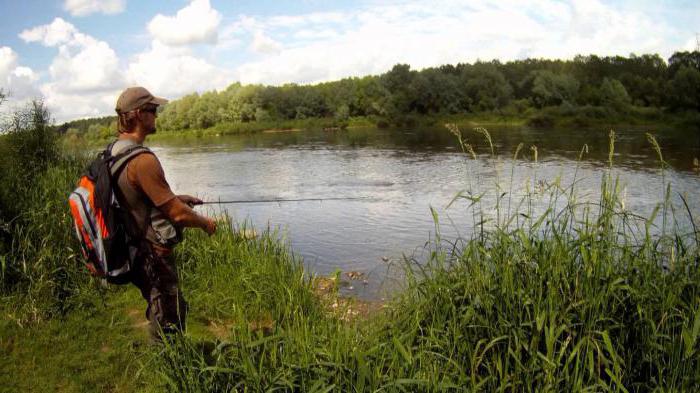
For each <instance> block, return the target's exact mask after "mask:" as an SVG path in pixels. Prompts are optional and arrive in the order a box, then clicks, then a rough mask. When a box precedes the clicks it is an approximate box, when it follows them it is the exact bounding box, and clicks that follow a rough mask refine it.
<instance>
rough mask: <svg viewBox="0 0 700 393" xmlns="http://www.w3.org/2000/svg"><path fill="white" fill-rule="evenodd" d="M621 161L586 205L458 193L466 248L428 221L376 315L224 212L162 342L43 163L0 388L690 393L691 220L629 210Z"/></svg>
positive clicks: (13, 231)
mask: <svg viewBox="0 0 700 393" xmlns="http://www.w3.org/2000/svg"><path fill="white" fill-rule="evenodd" d="M35 125H36V124H35V123H30V124H28V128H27V130H28V131H30V132H28V133H20V134H17V135H16V136H17V138H18V139H16V140H14V141H10V142H8V141H7V140H6V139H0V144H2V146H4V147H3V148H5V149H9V150H12V149H16V148H17V146H29V145H28V144H26V143H24V142H22V143H19V142H18V141H22V140H25V139H23V138H29V136H31V135H34V134H33V133H32V132H31V130H32V127H34V126H35ZM27 130H18V131H20V132H25V131H27ZM452 130H453V132H455V133H456V134H457V135H461V133H460V132H459V131H458V130H457V129H456V128H452ZM481 133H482V135H483V136H484V137H486V139H487V140H489V139H490V138H489V135H488V133H487V132H486V131H484V130H481ZM32 140H33V139H32ZM651 141H652V143H653V140H651ZM18 143H19V144H18ZM45 143H47V144H49V145H50V146H53V145H52V144H53V143H56V142H55V141H53V140H48V139H47V140H46V141H45ZM463 148H464V152H465V165H470V161H469V157H470V154H469V152H470V147H469V146H467V145H463ZM613 151H614V139H611V142H610V169H609V170H608V171H606V172H605V173H604V174H603V175H602V180H601V186H600V198H599V199H598V200H596V201H593V202H585V203H584V202H582V201H580V200H579V199H578V197H577V195H578V193H579V192H578V190H576V188H575V187H574V186H572V187H571V188H563V187H561V186H560V185H559V183H557V182H555V183H554V184H552V185H550V186H548V188H546V189H543V190H542V189H540V190H537V191H535V188H536V187H534V186H533V187H532V191H531V192H527V193H526V194H525V195H524V196H523V197H517V198H521V199H516V197H515V196H513V197H511V196H510V195H511V194H516V192H515V191H518V190H514V189H512V188H505V189H499V188H497V189H496V190H495V191H493V192H495V193H496V194H497V198H496V200H497V201H498V202H497V205H496V206H485V205H484V204H483V203H482V202H481V197H480V195H481V193H483V192H486V190H485V189H469V188H467V190H465V191H464V192H462V193H461V194H459V195H460V197H459V198H457V199H456V201H455V205H454V207H453V208H466V207H465V206H463V205H461V202H462V201H464V203H465V204H468V205H470V207H469V209H470V211H471V212H472V213H473V215H472V216H473V217H474V222H475V224H476V225H475V228H476V230H475V231H474V235H473V236H472V237H470V238H467V239H460V240H458V241H456V242H455V241H447V240H443V239H442V238H441V237H440V231H439V220H438V217H437V216H435V220H436V233H435V238H434V240H433V241H432V242H431V243H430V244H429V246H428V248H429V250H428V251H429V253H428V255H429V258H428V260H427V261H423V262H421V263H418V261H412V260H410V259H409V260H406V261H405V268H406V269H405V271H406V276H407V281H406V283H405V288H404V289H403V290H402V291H401V292H400V293H399V294H397V298H396V299H395V300H394V301H392V302H391V303H388V304H386V307H385V308H384V309H383V311H382V312H377V313H376V314H374V315H373V316H371V317H370V318H369V319H367V320H365V319H356V318H349V317H348V315H349V314H348V313H347V312H346V311H347V310H346V309H345V308H346V307H352V302H338V299H336V298H335V297H334V296H333V294H332V293H331V294H330V295H329V296H319V295H318V291H317V288H315V283H317V282H318V281H316V280H313V279H311V278H310V276H309V273H308V272H306V271H304V269H303V267H302V265H301V261H300V260H299V259H298V258H296V257H295V256H294V255H293V254H292V253H291V251H290V250H289V248H288V246H287V245H285V244H284V243H283V242H281V241H280V239H279V236H278V235H277V234H276V233H274V232H273V233H262V234H260V235H259V236H257V237H254V238H251V237H250V236H247V235H246V233H249V232H250V231H247V230H246V229H249V228H245V224H243V223H233V225H231V226H229V225H224V223H228V221H227V220H228V218H226V217H222V218H221V220H222V225H220V227H221V228H222V230H221V231H220V232H219V233H217V234H216V235H215V236H213V237H211V238H210V237H206V236H204V235H203V234H201V233H199V232H197V231H191V232H188V233H187V235H186V237H185V240H184V242H183V244H181V245H180V246H179V247H178V249H177V260H178V263H179V268H180V270H179V273H180V275H181V279H182V283H183V289H184V292H185V295H186V297H187V299H188V302H189V304H190V306H191V310H192V313H191V314H190V317H189V320H188V333H187V334H186V335H184V336H183V337H180V338H179V339H177V340H174V341H172V342H170V343H168V344H167V345H165V346H149V345H146V342H145V325H144V322H145V318H144V317H143V309H144V306H145V304H144V302H143V301H142V300H141V299H140V295H139V294H138V293H137V291H135V289H134V288H130V287H109V288H103V287H102V286H100V285H99V283H98V282H95V281H94V280H91V279H89V277H88V275H87V273H86V272H85V271H84V269H83V268H82V267H81V266H80V263H79V259H78V257H77V255H76V251H75V250H77V248H76V246H77V245H76V244H75V243H74V241H73V239H72V234H71V228H70V221H69V219H68V215H67V204H66V195H67V193H68V192H69V190H70V189H71V188H72V184H71V183H72V181H73V180H74V179H75V178H77V175H78V172H79V168H80V165H78V163H80V160H75V159H73V158H71V157H66V156H63V155H61V154H57V155H54V156H51V157H50V165H46V166H45V167H42V168H38V169H37V170H36V171H35V172H32V173H33V174H32V176H34V177H32V181H31V182H30V183H29V185H28V186H27V189H26V193H27V195H30V196H32V197H31V198H27V199H22V200H21V204H20V201H19V200H17V201H16V203H17V205H16V206H15V205H13V206H15V208H16V210H15V211H17V212H18V215H17V216H16V217H15V218H13V219H12V220H11V221H12V222H11V223H9V224H8V223H7V222H5V224H4V225H5V226H4V227H6V228H8V229H7V230H6V232H7V233H6V234H5V238H4V240H3V243H2V244H3V249H2V261H3V264H2V272H3V275H2V287H1V288H2V300H3V301H2V306H1V307H0V312H1V313H2V314H1V315H2V320H1V321H0V355H1V356H0V359H2V360H0V370H2V373H0V386H3V387H4V388H5V387H6V388H7V389H8V390H10V391H95V390H97V391H116V392H130V391H177V392H210V391H272V390H282V391H303V392H307V391H308V392H320V391H322V392H329V391H340V392H346V391H356V392H365V391H388V392H395V391H396V392H398V391H424V392H437V391H489V392H491V391H640V392H644V391H688V392H690V391H697V390H698V389H700V272H699V271H698V257H699V254H698V251H699V248H698V241H699V240H698V237H697V235H698V234H697V231H695V230H694V228H693V229H688V227H687V225H685V224H687V223H688V222H693V217H688V215H689V214H691V213H690V212H692V211H694V210H695V209H696V207H689V208H688V209H687V211H686V210H685V209H679V208H678V207H679V206H678V205H674V204H673V203H672V201H671V196H672V195H674V194H673V191H672V189H671V188H670V186H669V188H667V190H668V191H667V197H666V199H665V200H662V201H660V202H659V204H658V206H657V209H655V211H654V213H653V214H652V216H651V217H639V216H636V215H634V214H632V213H631V212H629V211H626V210H625V207H624V201H623V200H622V199H621V193H620V189H619V187H620V186H619V182H618V180H617V177H616V174H615V170H614V162H613V161H612V159H613ZM517 155H518V152H516V156H517ZM659 158H660V161H661V162H663V158H662V157H661V155H660V157H659ZM17 159H19V158H17ZM3 162H4V164H3V165H6V166H12V165H19V164H20V163H14V162H8V161H3ZM516 162H517V161H516ZM24 163H25V165H26V164H27V163H28V161H25V162H24ZM13 170H15V171H18V170H20V168H14V169H13ZM3 173H4V172H3ZM8 173H9V172H8ZM12 173H16V172H12ZM3 176H5V177H3V178H2V179H3V181H5V182H9V183H6V184H11V183H12V182H13V181H15V182H16V179H15V178H14V177H7V176H9V175H3ZM662 179H663V177H662ZM502 180H503V182H502V183H503V184H508V178H507V175H505V176H504V179H502ZM574 180H575V179H574ZM662 181H663V180H662ZM533 182H534V180H533ZM465 183H467V180H466V179H465ZM572 184H576V182H575V181H573V182H572ZM488 192H491V191H488ZM511 199H512V200H511ZM3 201H4V202H3V203H6V204H11V203H13V201H15V199H12V198H10V199H4V200H3ZM511 202H512V203H511ZM533 206H540V208H539V209H535V208H533ZM511 207H512V209H511ZM681 207H682V205H681ZM538 212H539V213H538ZM47 218H49V219H47ZM683 223H685V224H683ZM8 225H9V226H8ZM5 239H9V240H5Z"/></svg>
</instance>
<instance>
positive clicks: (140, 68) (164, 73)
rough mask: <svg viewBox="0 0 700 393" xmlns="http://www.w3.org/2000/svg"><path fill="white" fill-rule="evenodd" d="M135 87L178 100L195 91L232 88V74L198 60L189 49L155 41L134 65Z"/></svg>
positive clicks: (131, 71) (131, 75) (132, 78)
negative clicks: (138, 86)
mask: <svg viewBox="0 0 700 393" xmlns="http://www.w3.org/2000/svg"><path fill="white" fill-rule="evenodd" d="M128 78H129V82H130V83H131V84H139V85H143V86H146V87H147V88H148V89H149V90H151V91H152V92H153V93H154V94H156V95H159V96H165V97H167V98H177V97H180V96H182V95H185V94H189V93H192V92H195V91H199V92H201V91H205V90H212V89H221V88H223V87H226V86H227V85H228V84H230V83H231V82H232V80H233V75H232V73H231V72H230V71H227V70H225V69H221V68H219V67H216V66H214V65H212V64H210V63H208V62H207V61H205V60H203V59H201V58H198V57H195V56H194V55H193V54H192V53H191V51H190V50H189V49H188V48H185V47H171V46H167V45H164V44H162V43H160V42H159V41H153V44H152V45H151V48H150V49H149V50H147V51H145V52H143V53H139V54H137V55H136V56H134V58H133V59H132V60H131V61H130V64H129V68H128Z"/></svg>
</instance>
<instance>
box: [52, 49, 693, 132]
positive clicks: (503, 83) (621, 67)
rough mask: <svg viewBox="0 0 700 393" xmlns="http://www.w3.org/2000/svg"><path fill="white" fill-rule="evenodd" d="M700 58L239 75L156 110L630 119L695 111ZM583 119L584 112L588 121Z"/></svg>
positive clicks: (175, 126) (162, 118)
mask: <svg viewBox="0 0 700 393" xmlns="http://www.w3.org/2000/svg"><path fill="white" fill-rule="evenodd" d="M698 59H700V52H676V53H674V54H673V56H671V57H670V58H669V59H668V63H666V61H664V59H662V58H661V57H659V56H658V55H649V54H645V55H641V56H637V55H634V54H632V55H630V56H629V57H623V56H608V57H599V56H595V55H590V56H576V57H575V58H574V59H573V60H569V61H565V60H547V59H525V60H516V61H509V62H506V63H501V62H499V61H496V60H494V61H490V62H481V61H477V62H475V63H473V64H469V63H459V64H456V65H452V64H447V65H442V66H439V67H429V68H425V69H423V70H412V69H411V68H410V66H409V65H407V64H397V65H395V66H394V67H392V69H391V70H389V71H387V72H386V73H384V74H381V75H371V76H365V77H362V78H357V77H353V78H345V79H341V80H339V81H334V82H325V83H319V84H316V85H298V84H285V85H282V86H263V85H241V84H240V83H238V82H236V83H233V84H231V85H229V86H228V87H227V88H226V89H224V90H222V91H218V92H217V91H210V92H204V93H202V94H199V93H193V94H189V95H186V96H184V97H182V98H180V99H177V100H173V101H172V102H171V103H169V104H168V105H166V106H165V108H164V110H163V111H162V112H161V113H160V115H159V118H158V128H159V130H161V131H163V132H166V133H167V132H169V131H183V130H203V129H208V128H212V127H216V126H219V127H220V128H221V126H222V125H232V124H236V126H235V127H234V128H235V129H238V130H246V131H251V130H254V129H264V128H263V127H260V126H255V125H254V123H257V122H265V123H267V122H276V123H278V124H282V123H284V122H287V121H290V122H292V121H296V120H305V119H310V118H315V119H328V120H330V121H331V122H332V121H333V120H335V121H336V122H337V123H338V124H344V123H345V119H347V118H349V117H364V118H366V119H370V118H371V119H373V121H374V122H375V125H381V126H389V125H395V126H396V125H413V124H415V123H416V122H417V118H418V117H421V118H426V117H431V116H434V117H441V116H451V115H455V114H461V115H463V116H465V117H469V116H474V115H491V114H495V115H496V116H504V115H511V116H512V115H518V116H520V117H521V118H522V117H524V118H525V119H527V118H531V122H530V123H531V124H541V125H547V124H548V125H554V124H555V123H557V124H558V123H559V120H560V119H558V118H556V117H555V118H552V117H551V116H552V115H553V113H554V112H556V111H550V110H548V108H553V107H554V108H556V107H561V106H563V107H565V108H569V109H570V110H569V111H568V112H569V113H575V112H576V111H578V110H584V111H587V112H590V110H588V109H582V108H585V107H599V108H601V109H600V110H599V113H601V114H605V115H606V116H607V117H606V118H605V119H601V118H599V119H597V121H598V122H600V121H601V120H607V121H608V122H614V121H615V120H620V119H624V120H625V121H628V120H629V119H630V118H629V117H627V118H625V117H621V116H623V115H626V114H629V113H631V112H635V111H639V110H640V109H641V110H643V109H642V108H653V109H655V110H658V111H665V110H668V111H669V112H671V113H674V116H679V114H678V112H679V111H680V112H683V111H690V112H697V111H698V109H697V108H698V106H697V102H698V99H697V91H698V89H697V88H696V87H697V80H698V76H697V75H698V74H697V72H700V66H699V65H698V64H699V63H700V61H699V60H698ZM696 71H697V72H696ZM511 103H515V104H514V105H511ZM680 116H684V115H683V114H681V115H680ZM584 117H585V116H584ZM584 117H581V118H579V119H578V120H579V121H583V122H587V121H588V120H587V119H585V118H584ZM691 117H692V115H691ZM113 120H114V118H113V117H112V118H102V119H95V120H94V121H93V122H94V123H98V124H99V127H98V126H94V127H93V126H91V125H90V124H91V123H90V122H91V121H90V120H79V121H75V122H71V123H66V124H65V125H63V126H61V127H60V130H61V131H63V132H67V133H69V134H71V135H75V134H78V135H82V134H86V135H88V136H89V138H104V137H108V136H109V135H113V134H114V130H115V129H116V125H115V124H114V123H113ZM632 120H634V119H633V118H632ZM241 124H245V125H247V126H241ZM334 126H335V125H334Z"/></svg>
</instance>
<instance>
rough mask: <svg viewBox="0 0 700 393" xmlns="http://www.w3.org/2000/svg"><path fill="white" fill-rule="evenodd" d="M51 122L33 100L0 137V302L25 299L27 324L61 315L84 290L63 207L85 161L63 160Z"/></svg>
mask: <svg viewBox="0 0 700 393" xmlns="http://www.w3.org/2000/svg"><path fill="white" fill-rule="evenodd" d="M49 119H50V116H49V113H48V111H47V110H46V108H45V107H44V105H43V103H41V102H34V103H32V104H30V105H29V106H28V107H27V108H26V109H24V110H21V111H18V112H16V113H14V115H13V116H12V118H11V120H10V122H9V123H8V124H5V125H4V127H3V128H4V135H2V136H0V262H2V264H1V269H0V296H21V297H24V298H25V301H24V302H23V305H24V307H25V315H27V318H29V319H41V318H43V317H44V316H46V315H50V314H52V313H56V312H59V313H60V312H64V311H65V310H66V309H68V308H70V307H71V301H72V299H70V298H71V296H72V295H76V294H79V293H81V292H82V291H83V289H85V287H84V286H85V285H86V280H85V277H83V276H84V274H81V273H82V272H81V271H79V268H80V266H79V264H78V262H77V260H76V258H75V255H76V251H75V249H74V248H73V247H72V246H73V245H74V243H73V233H72V228H71V219H70V216H69V212H68V208H67V202H66V201H67V195H68V193H69V192H70V191H71V189H72V187H73V186H74V184H75V183H74V182H75V181H76V179H77V177H78V173H79V171H80V169H81V168H82V167H83V160H81V159H78V158H74V157H64V156H63V155H62V154H61V152H60V150H59V147H58V138H57V134H56V132H55V128H54V127H51V125H50V121H49ZM57 245H60V246H57ZM81 277H82V278H81Z"/></svg>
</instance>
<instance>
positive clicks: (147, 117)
mask: <svg viewBox="0 0 700 393" xmlns="http://www.w3.org/2000/svg"><path fill="white" fill-rule="evenodd" d="M157 110H158V107H157V106H156V105H144V106H143V107H142V108H140V109H139V110H138V111H139V118H140V119H141V124H142V125H143V129H144V130H145V131H146V132H147V134H155V133H156V117H158V114H157Z"/></svg>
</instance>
